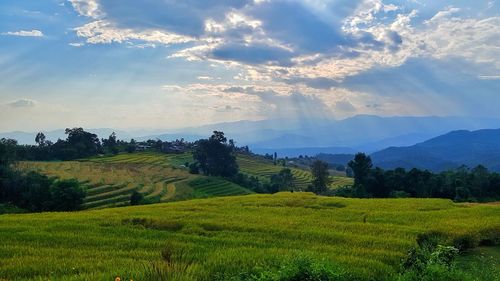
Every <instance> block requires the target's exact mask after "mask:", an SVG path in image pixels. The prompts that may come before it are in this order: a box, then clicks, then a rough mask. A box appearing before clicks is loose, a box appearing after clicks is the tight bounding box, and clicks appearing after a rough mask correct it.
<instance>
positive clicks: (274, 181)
mask: <svg viewBox="0 0 500 281" xmlns="http://www.w3.org/2000/svg"><path fill="white" fill-rule="evenodd" d="M294 188H295V185H294V183H293V174H292V171H291V170H290V169H288V168H284V169H282V170H281V171H280V172H279V173H278V174H276V175H272V176H271V189H272V190H271V192H273V193H274V192H278V191H284V190H290V191H292V190H294Z"/></svg>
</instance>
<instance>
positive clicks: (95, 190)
mask: <svg viewBox="0 0 500 281" xmlns="http://www.w3.org/2000/svg"><path fill="white" fill-rule="evenodd" d="M190 157H191V156H190V155H187V154H181V155H177V154H172V155H167V154H160V153H133V154H120V155H117V156H113V157H96V158H91V159H88V160H85V161H65V162H21V163H19V164H18V168H19V169H22V170H35V171H39V172H41V173H43V174H46V175H49V176H55V177H58V178H62V179H70V178H76V179H77V180H79V181H80V182H82V183H84V186H85V189H86V193H87V196H86V198H85V202H84V204H83V207H84V208H106V207H118V206H126V205H129V203H130V195H131V193H132V192H133V191H134V190H137V191H139V192H140V193H142V194H143V195H144V196H145V198H146V199H149V200H150V201H151V202H168V201H176V200H183V199H192V198H205V197H211V196H227V195H244V194H250V193H251V192H250V191H249V190H247V189H245V188H243V187H241V186H238V185H236V184H233V183H231V182H229V181H227V180H225V179H222V178H213V177H205V176H200V175H192V174H189V173H188V171H187V169H185V168H179V166H180V165H182V164H184V163H185V162H186V161H189V160H190Z"/></svg>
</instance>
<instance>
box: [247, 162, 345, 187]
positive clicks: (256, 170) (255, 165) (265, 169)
mask: <svg viewBox="0 0 500 281" xmlns="http://www.w3.org/2000/svg"><path fill="white" fill-rule="evenodd" d="M237 162H238V165H239V167H240V170H241V171H242V172H244V173H247V174H249V175H253V176H258V177H259V178H261V179H267V180H268V179H269V178H270V177H271V175H274V174H277V173H279V171H281V169H283V167H282V166H279V165H274V164H273V162H272V161H270V160H267V159H264V158H257V157H251V156H247V155H238V158H237ZM290 169H291V170H292V174H293V176H294V177H295V182H294V184H295V186H296V187H298V188H300V189H302V190H305V189H306V188H307V186H308V185H309V184H310V183H311V181H312V175H311V173H310V172H309V171H306V170H303V169H298V168H290ZM352 183H353V180H352V179H351V178H347V177H340V176H333V177H332V183H331V187H332V188H337V187H341V186H345V185H351V184H352Z"/></svg>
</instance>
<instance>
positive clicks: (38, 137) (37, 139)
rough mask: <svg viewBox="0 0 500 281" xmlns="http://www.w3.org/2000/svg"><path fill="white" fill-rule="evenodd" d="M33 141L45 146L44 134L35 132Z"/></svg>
mask: <svg viewBox="0 0 500 281" xmlns="http://www.w3.org/2000/svg"><path fill="white" fill-rule="evenodd" d="M35 142H36V143H37V144H38V146H40V147H41V146H45V134H44V133H42V132H39V133H38V134H36V137H35Z"/></svg>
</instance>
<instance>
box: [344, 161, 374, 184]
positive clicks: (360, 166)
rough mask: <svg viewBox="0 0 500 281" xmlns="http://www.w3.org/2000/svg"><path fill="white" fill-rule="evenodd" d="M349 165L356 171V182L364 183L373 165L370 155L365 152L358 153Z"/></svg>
mask: <svg viewBox="0 0 500 281" xmlns="http://www.w3.org/2000/svg"><path fill="white" fill-rule="evenodd" d="M347 165H348V166H349V168H351V169H352V171H353V173H354V184H355V185H364V184H365V183H366V180H367V178H368V175H369V174H370V169H371V168H372V166H373V164H372V159H371V158H370V156H367V155H366V154H364V153H358V154H356V156H354V160H351V161H350V162H349V164H347Z"/></svg>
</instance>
